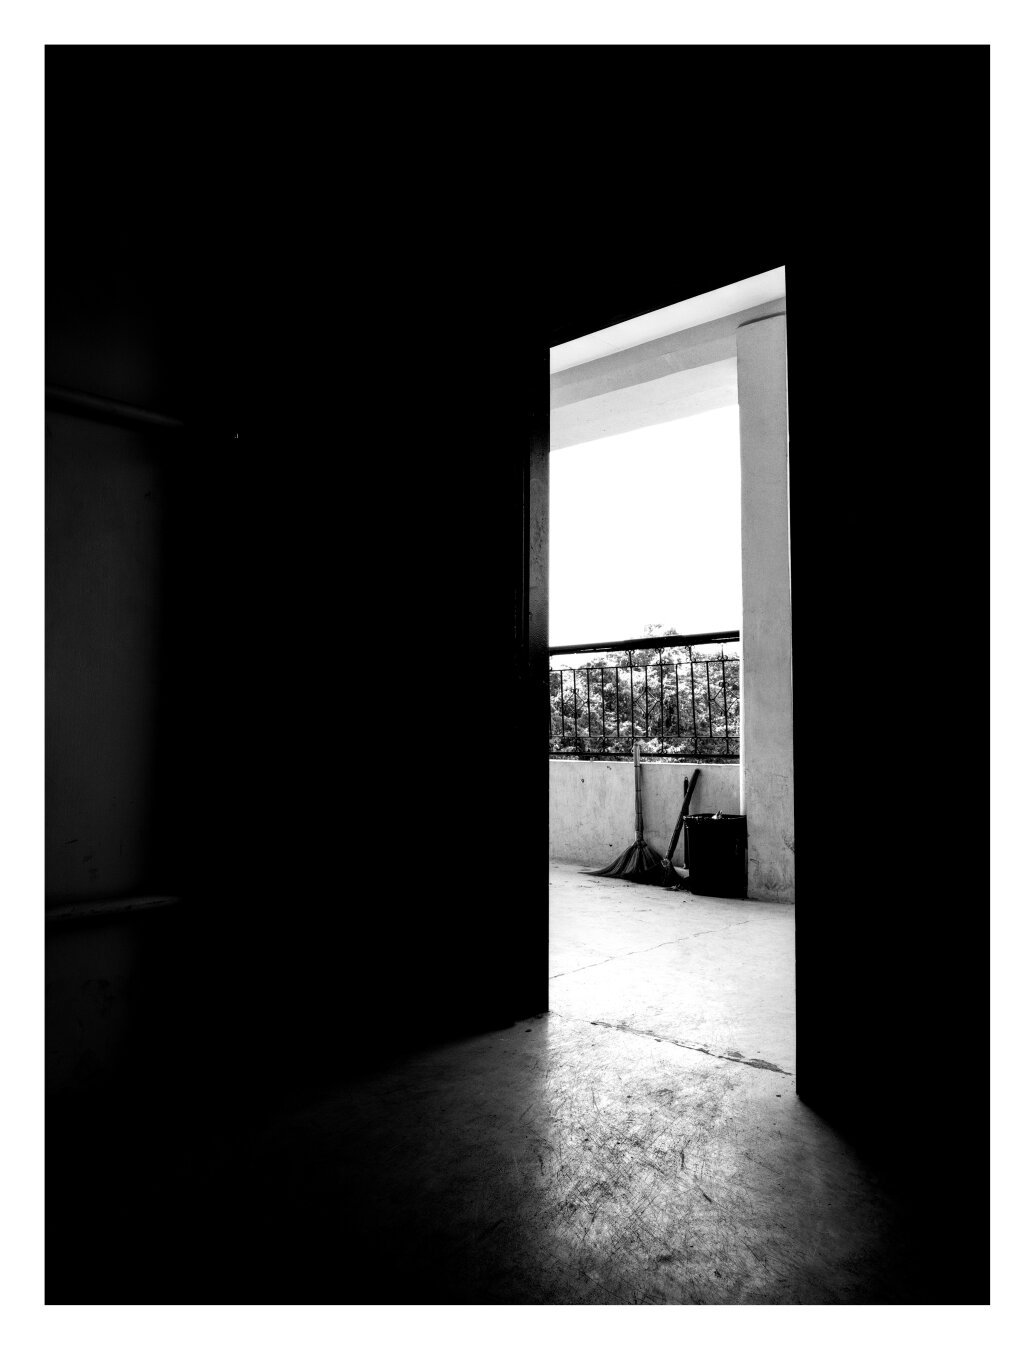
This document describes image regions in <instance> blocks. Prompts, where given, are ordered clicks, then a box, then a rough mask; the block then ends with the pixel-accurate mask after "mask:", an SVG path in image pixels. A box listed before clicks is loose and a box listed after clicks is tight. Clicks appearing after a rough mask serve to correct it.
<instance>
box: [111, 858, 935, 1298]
mask: <svg viewBox="0 0 1035 1350" xmlns="http://www.w3.org/2000/svg"><path fill="white" fill-rule="evenodd" d="M793 951H794V910H793V907H790V906H781V905H774V904H765V903H754V902H750V901H737V900H720V899H707V898H699V897H691V896H689V895H683V894H681V893H678V892H670V891H666V890H656V889H653V888H646V887H641V886H634V885H631V884H629V883H627V882H621V881H613V880H605V879H602V878H591V877H587V876H584V875H582V874H581V873H580V872H579V870H578V869H577V868H576V867H574V866H565V865H560V864H555V865H554V866H553V867H552V868H551V972H550V973H551V980H550V989H551V1010H550V1012H549V1014H546V1015H543V1016H541V1017H537V1018H533V1019H531V1020H529V1021H527V1022H523V1023H519V1024H517V1025H515V1026H511V1027H507V1028H504V1029H500V1030H498V1031H495V1032H491V1033H488V1034H483V1035H479V1036H477V1037H472V1038H468V1039H464V1040H459V1041H454V1042H452V1043H450V1044H446V1045H440V1046H438V1047H436V1048H434V1049H430V1050H426V1051H424V1052H422V1053H419V1054H414V1055H410V1056H408V1057H404V1058H399V1059H397V1060H395V1061H394V1062H393V1063H391V1064H389V1065H381V1066H380V1067H378V1068H375V1069H371V1070H369V1071H367V1072H365V1073H364V1074H362V1075H361V1076H360V1077H358V1078H356V1079H355V1080H353V1081H351V1082H350V1083H348V1084H347V1085H344V1086H341V1087H340V1088H337V1089H334V1090H331V1091H328V1092H325V1093H324V1094H323V1095H321V1096H320V1097H319V1098H318V1099H317V1100H312V1101H309V1102H306V1103H300V1104H296V1106H295V1107H294V1108H293V1109H291V1110H280V1111H279V1112H276V1113H274V1114H272V1115H270V1116H268V1117H267V1118H266V1119H265V1120H264V1121H263V1122H262V1123H258V1122H255V1123H250V1124H248V1125H246V1126H244V1125H241V1124H240V1122H238V1124H237V1125H236V1126H235V1127H234V1128H233V1129H229V1128H228V1129H225V1130H224V1131H223V1132H222V1134H221V1135H220V1134H216V1133H213V1132H212V1131H209V1132H208V1133H207V1134H205V1135H204V1139H205V1142H204V1145H203V1146H197V1145H192V1144H191V1142H190V1140H189V1138H186V1139H185V1140H184V1141H183V1146H182V1148H181V1149H180V1151H179V1153H178V1154H177V1155H175V1156H173V1157H172V1158H170V1159H169V1166H168V1167H165V1168H162V1169H160V1175H161V1177H162V1181H161V1182H160V1183H156V1182H155V1181H154V1179H153V1176H152V1175H150V1174H149V1175H142V1176H141V1178H140V1186H139V1188H138V1189H136V1190H135V1191H134V1190H132V1188H131V1191H130V1192H129V1193H127V1194H126V1195H125V1196H124V1197H123V1198H122V1199H121V1201H120V1203H121V1204H122V1205H123V1207H124V1211H125V1212H124V1213H123V1214H122V1215H121V1216H116V1217H117V1219H118V1222H117V1225H116V1226H117V1229H118V1231H119V1232H120V1233H126V1234H130V1235H131V1238H130V1241H129V1242H128V1244H127V1245H126V1247H125V1249H124V1250H122V1251H121V1252H116V1253H113V1256H112V1261H113V1262H114V1263H116V1265H117V1263H118V1262H119V1261H121V1262H122V1263H123V1264H124V1265H125V1263H129V1264H130V1265H131V1266H132V1267H133V1269H132V1277H131V1287H132V1288H133V1289H134V1290H135V1291H137V1292H136V1293H135V1295H134V1301H142V1302H147V1301H156V1302H170V1301H173V1302H175V1301H183V1302H195V1301H207V1300H211V1299H212V1298H213V1297H218V1301H219V1302H224V1303H255V1302H269V1303H281V1302H294V1303H298V1302H314V1303H361V1304H363V1303H371V1304H379V1303H417V1304H424V1303H461V1304H462V1303H467V1304H470V1303H475V1304H508V1303H522V1304H525V1303H531V1304H583V1303H623V1304H624V1303H676V1304H750V1303H776V1304H795V1303H865V1302H896V1303H900V1302H910V1301H915V1298H916V1288H915V1281H914V1276H913V1265H914V1263H915V1260H916V1252H915V1250H914V1248H915V1244H916V1238H915V1236H911V1234H912V1233H913V1230H912V1228H911V1227H910V1225H909V1223H905V1222H904V1221H903V1215H902V1213H901V1212H900V1210H899V1208H898V1205H897V1203H896V1201H895V1200H894V1198H893V1197H892V1195H891V1193H890V1192H889V1191H887V1190H886V1189H884V1187H883V1186H882V1184H881V1182H880V1180H879V1179H878V1177H877V1176H876V1175H875V1174H874V1173H872V1172H871V1171H870V1170H869V1169H868V1167H867V1166H866V1165H865V1164H864V1162H863V1161H862V1159H861V1158H860V1157H859V1156H857V1155H856V1154H855V1153H854V1152H853V1151H852V1149H851V1148H850V1147H849V1146H848V1144H847V1143H846V1142H845V1141H844V1140H843V1139H841V1138H840V1137H839V1136H838V1134H837V1133H836V1132H835V1131H834V1130H832V1129H831V1128H830V1127H829V1126H828V1125H827V1124H825V1123H824V1121H823V1120H821V1119H820V1118H819V1117H818V1116H817V1115H816V1114H815V1113H814V1112H812V1111H811V1110H809V1108H808V1107H806V1106H805V1105H804V1104H803V1103H802V1102H800V1101H799V1100H798V1098H797V1096H796V1095H795V1077H794V1073H795V1064H794V1020H793V1006H794V1005H793V993H794V984H793V980H794V961H793ZM355 1034H356V1035H357V1036H362V1028H357V1029H356V1032H355ZM158 1174H159V1173H157V1172H156V1173H155V1174H154V1175H158ZM156 1186H157V1189H156ZM195 1215H196V1216H197V1222H192V1218H193V1216H195ZM163 1232H166V1233H176V1234H184V1233H189V1234H190V1240H189V1242H188V1243H178V1245H177V1249H176V1250H169V1249H168V1247H165V1248H163V1247H162V1243H161V1234H162V1233H163ZM105 1269H107V1267H105ZM111 1278H112V1281H113V1283H112V1288H113V1290H117V1287H118V1282H117V1271H115V1272H114V1273H112V1275H111ZM129 1278H130V1277H129V1276H127V1279H129ZM212 1290H218V1296H215V1295H213V1294H212V1293H211V1292H210V1291H212ZM112 1301H118V1296H117V1293H116V1294H115V1296H114V1297H113V1298H112Z"/></svg>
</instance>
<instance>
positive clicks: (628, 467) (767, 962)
mask: <svg viewBox="0 0 1035 1350" xmlns="http://www.w3.org/2000/svg"><path fill="white" fill-rule="evenodd" d="M784 308H785V306H784V297H783V274H782V269H778V270H777V271H776V272H774V273H770V274H766V275H765V276H764V277H759V278H753V279H751V281H748V282H744V283H741V284H740V285H738V286H732V287H726V288H724V291H722V292H715V293H713V294H712V295H710V296H702V297H697V298H696V299H695V300H692V301H687V302H686V303H685V304H682V305H675V306H671V307H670V308H669V309H668V310H662V311H657V312H656V313H655V314H651V315H645V316H641V317H640V318H639V319H636V320H633V321H631V322H630V323H628V324H620V325H616V327H615V328H613V329H611V330H607V331H605V332H602V333H598V334H591V335H588V336H587V337H584V338H581V339H578V340H576V341H574V342H569V343H567V344H565V345H564V347H562V348H555V349H554V350H553V351H552V353H551V407H552V413H551V437H550V441H551V462H550V657H551V660H550V719H551V723H550V760H551V762H550V851H551V887H550V891H551V921H550V982H549V983H550V1008H551V1013H554V1014H557V1015H558V1016H560V1017H562V1018H565V1017H568V1018H572V1019H576V1020H579V1021H583V1022H588V1023H590V1024H591V1025H595V1026H597V1027H599V1028H601V1029H602V1030H603V1032H607V1033H611V1034H620V1035H625V1034H629V1035H634V1036H637V1037H640V1038H646V1040H647V1041H653V1042H654V1044H656V1045H657V1044H666V1045H669V1046H674V1047H677V1048H679V1049H682V1050H684V1051H690V1052H694V1053H699V1054H702V1055H704V1056H706V1057H708V1058H710V1059H713V1060H714V1059H718V1060H722V1061H724V1062H726V1063H739V1064H744V1065H746V1066H747V1067H749V1068H750V1069H753V1070H757V1071H759V1072H761V1073H763V1074H769V1075H773V1074H776V1075H779V1076H780V1077H781V1078H782V1079H783V1083H784V1085H786V1087H787V1090H788V1092H789V1093H793V1090H794V1089H793V1086H792V1083H793V1078H794V1049H795V1046H794V1040H795V1038H794V919H793V898H794V891H793V800H792V788H793V766H792V761H791V745H790V730H791V728H790V578H789V561H788V556H787V553H788V537H787V528H786V513H787V472H786V464H787V441H786V397H785V390H786V386H785V383H784V382H783V380H782V379H777V380H774V372H776V373H777V374H778V375H781V376H782V371H783V366H782V362H783V360H784V347H783V338H784V328H783V323H784ZM752 328H757V329H758V331H757V332H750V331H749V330H750V329H752ZM767 329H768V330H769V331H766V330H767ZM742 383H743V384H744V385H745V395H746V397H745V398H743V399H742V398H741V384H742ZM774 409H775V410H776V414H777V415H776V416H775V418H774ZM781 466H782V479H781V477H780V470H781ZM781 550H782V554H783V556H782V561H781V560H780V559H779V555H780V551H781ZM774 557H775V558H776V559H777V562H776V563H774ZM781 587H782V588H783V590H784V591H785V595H781V594H780V590H781ZM774 601H775V603H774ZM778 630H782V631H778ZM745 645H746V648H747V650H746V652H745ZM745 723H746V725H745ZM634 759H636V760H639V765H638V766H637V765H636V764H635V763H634ZM688 793H689V796H688ZM688 816H689V817H691V821H693V822H709V821H711V820H715V819H716V818H717V819H718V823H719V824H720V825H722V826H726V825H727V823H729V824H733V823H734V822H740V825H741V828H742V829H743V835H742V836H739V837H738V839H737V840H736V841H735V842H734V843H733V846H732V848H727V852H726V857H725V863H724V865H725V868H726V877H727V881H728V884H727V885H725V886H724V885H721V884H717V883H715V882H714V876H715V873H714V872H712V873H711V877H712V880H711V881H710V883H709V884H704V885H702V884H699V883H700V871H699V870H698V871H697V873H696V874H695V875H693V876H692V875H691V869H692V868H693V864H694V861H695V859H694V856H692V853H691V850H692V849H693V848H694V844H693V840H694V839H695V838H696V837H697V836H696V834H695V833H694V832H692V831H691V830H690V828H689V826H688V824H687V821H686V818H687V817H688ZM734 833H736V832H734ZM727 837H729V838H730V839H731V840H732V838H733V836H732V835H730V836H727ZM641 838H642V841H643V843H644V845H645V846H646V850H647V853H648V854H649V855H650V857H652V858H653V859H654V863H653V864H650V863H648V869H649V870H651V869H652V871H653V876H650V877H649V878H643V879H641V880H640V881H639V882H637V881H635V880H630V879H629V878H628V876H625V877H622V876H616V875H613V874H612V875H610V876H609V875H603V876H601V875H592V874H593V873H595V872H596V873H600V872H604V873H606V872H607V871H608V867H609V864H614V863H615V860H616V859H619V860H620V858H621V856H622V855H623V854H624V853H625V851H626V850H627V849H628V848H629V846H631V845H633V844H634V841H636V840H640V839H641ZM749 841H750V842H749ZM738 850H742V851H738ZM659 859H660V860H661V861H662V864H663V867H664V870H663V871H660V872H659V869H658V866H657V862H658V860H659ZM738 869H739V876H740V877H742V884H738ZM619 870H620V869H619ZM612 871H613V868H612ZM648 880H650V881H652V882H653V883H654V884H647V883H648ZM773 901H778V902H783V903H777V904H774V903H772V902H773ZM756 1086H757V1085H756ZM777 1091H778V1092H779V1088H778V1089H777ZM780 1095H782V1093H780Z"/></svg>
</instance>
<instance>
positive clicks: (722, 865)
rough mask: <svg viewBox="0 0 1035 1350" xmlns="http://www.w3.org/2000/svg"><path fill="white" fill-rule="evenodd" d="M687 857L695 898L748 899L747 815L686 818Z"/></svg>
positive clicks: (684, 832)
mask: <svg viewBox="0 0 1035 1350" xmlns="http://www.w3.org/2000/svg"><path fill="white" fill-rule="evenodd" d="M683 857H684V859H685V866H686V868H687V871H688V872H689V873H690V875H689V876H688V877H687V885H688V886H689V888H690V890H691V891H693V893H694V895H720V896H724V897H726V898H728V899H731V900H743V899H745V898H746V896H747V816H727V815H722V814H720V815H714V814H710V815H693V816H684V817H683Z"/></svg>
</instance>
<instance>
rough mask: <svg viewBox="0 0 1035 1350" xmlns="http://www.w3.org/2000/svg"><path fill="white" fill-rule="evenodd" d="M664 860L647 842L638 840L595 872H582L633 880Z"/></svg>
mask: <svg viewBox="0 0 1035 1350" xmlns="http://www.w3.org/2000/svg"><path fill="white" fill-rule="evenodd" d="M663 862H664V859H663V858H662V856H661V854H660V853H657V852H655V850H654V849H652V848H651V846H650V845H649V844H644V843H641V842H640V841H639V840H637V841H636V843H635V844H630V845H629V847H628V848H627V849H626V850H625V852H624V853H621V854H619V856H618V857H617V858H616V859H615V860H614V862H612V863H608V865H607V866H606V867H601V868H598V869H597V871H595V872H586V871H584V872H583V876H587V877H621V878H624V879H626V880H630V881H635V880H636V879H637V878H638V877H640V876H642V875H643V873H644V872H647V871H649V870H650V869H652V868H655V867H658V868H660V867H661V864H662V863H663Z"/></svg>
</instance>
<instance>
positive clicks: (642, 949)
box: [550, 919, 751, 980]
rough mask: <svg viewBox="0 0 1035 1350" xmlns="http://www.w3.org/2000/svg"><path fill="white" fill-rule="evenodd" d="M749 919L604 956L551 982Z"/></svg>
mask: <svg viewBox="0 0 1035 1350" xmlns="http://www.w3.org/2000/svg"><path fill="white" fill-rule="evenodd" d="M750 922H751V920H750V919H740V920H739V921H738V922H737V923H724V924H723V925H722V927H721V928H702V929H701V931H700V932H699V933H687V934H686V936H685V937H681V938H670V939H669V941H667V942H656V943H655V944H654V946H653V947H637V948H636V950H635V951H631V952H618V953H617V954H616V955H615V956H605V957H604V959H603V961H591V962H590V963H589V965H588V966H576V967H575V969H574V970H562V971H560V972H559V973H558V974H556V975H551V976H550V979H551V980H561V979H563V978H564V976H565V975H577V974H578V973H579V971H581V970H593V969H594V968H595V967H596V966H606V965H607V964H608V963H609V962H611V961H621V960H622V959H623V958H624V957H626V956H642V955H643V954H644V953H645V952H656V951H657V950H658V948H659V947H673V946H675V944H676V943H677V942H689V941H690V939H691V938H695V937H706V936H707V935H708V934H709V933H724V932H725V931H726V929H727V928H742V927H743V926H744V924H746V923H750Z"/></svg>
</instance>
